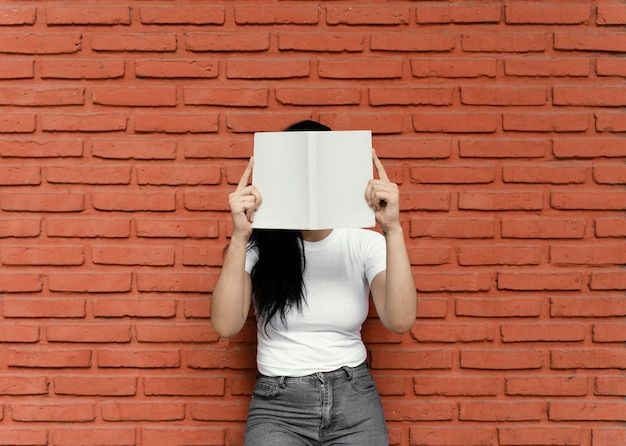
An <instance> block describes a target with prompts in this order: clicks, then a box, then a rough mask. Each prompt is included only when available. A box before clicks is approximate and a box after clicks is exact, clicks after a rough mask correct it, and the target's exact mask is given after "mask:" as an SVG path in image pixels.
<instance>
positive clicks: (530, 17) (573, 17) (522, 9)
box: [505, 4, 591, 25]
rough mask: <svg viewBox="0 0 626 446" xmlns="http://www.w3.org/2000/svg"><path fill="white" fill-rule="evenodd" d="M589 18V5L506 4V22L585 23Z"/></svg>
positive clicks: (524, 23) (519, 23)
mask: <svg viewBox="0 0 626 446" xmlns="http://www.w3.org/2000/svg"><path fill="white" fill-rule="evenodd" d="M590 18H591V7H590V6H588V5H558V6H556V5H555V6H549V5H528V4H512V5H506V8H505V20H506V23H511V24H518V25H526V24H550V25H578V24H583V23H587V22H588V21H589V19H590Z"/></svg>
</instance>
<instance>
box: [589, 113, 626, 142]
mask: <svg viewBox="0 0 626 446" xmlns="http://www.w3.org/2000/svg"><path fill="white" fill-rule="evenodd" d="M595 116H596V130H597V131H599V132H623V131H625V130H626V124H625V123H624V120H623V119H622V116H621V114H619V113H611V112H602V111H598V112H596V114H595ZM622 149H623V147H622Z"/></svg>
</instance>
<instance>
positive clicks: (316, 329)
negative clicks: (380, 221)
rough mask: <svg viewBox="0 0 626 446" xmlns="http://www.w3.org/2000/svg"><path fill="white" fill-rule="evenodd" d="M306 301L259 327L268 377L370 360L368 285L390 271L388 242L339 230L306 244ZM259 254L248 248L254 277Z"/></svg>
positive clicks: (260, 363) (260, 357) (262, 368)
mask: <svg viewBox="0 0 626 446" xmlns="http://www.w3.org/2000/svg"><path fill="white" fill-rule="evenodd" d="M304 254H305V258H306V269H305V271H304V283H305V287H306V292H305V296H306V301H305V302H304V303H303V305H302V310H301V311H299V310H298V309H297V308H293V309H291V310H290V311H289V312H288V313H287V315H286V317H287V325H286V326H285V325H283V324H282V322H281V321H280V318H279V317H275V318H274V319H273V320H272V323H270V324H267V325H265V324H264V323H257V335H258V348H257V367H258V370H259V373H261V374H263V375H267V376H304V375H309V374H311V373H315V372H327V371H331V370H336V369H338V368H340V367H343V366H348V367H354V366H357V365H359V364H361V363H362V362H363V361H365V359H366V356H367V353H366V350H365V345H364V344H363V341H362V340H361V325H362V324H363V322H364V321H365V318H366V317H367V314H368V311H369V290H370V288H369V286H370V284H371V282H372V280H373V279H374V277H375V276H376V275H377V274H378V273H380V272H382V271H384V270H385V268H386V255H385V240H384V238H383V236H382V235H381V234H379V233H377V232H374V231H371V230H367V229H334V230H333V231H332V232H331V233H330V235H328V236H327V237H326V238H324V239H323V240H321V241H319V242H307V241H305V242H304ZM256 259H257V254H256V252H255V251H254V250H249V251H248V255H247V258H246V271H247V272H248V273H249V272H250V271H251V270H252V267H253V266H254V263H255V262H256Z"/></svg>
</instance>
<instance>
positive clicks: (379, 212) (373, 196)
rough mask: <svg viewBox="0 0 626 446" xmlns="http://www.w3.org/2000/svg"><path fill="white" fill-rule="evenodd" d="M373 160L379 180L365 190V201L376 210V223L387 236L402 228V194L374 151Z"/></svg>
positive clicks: (375, 180)
mask: <svg viewBox="0 0 626 446" xmlns="http://www.w3.org/2000/svg"><path fill="white" fill-rule="evenodd" d="M372 159H373V161H374V167H375V168H376V172H377V173H378V178H379V179H373V180H370V181H369V182H368V183H367V187H366V189H365V199H366V200H367V204H369V205H370V206H371V207H372V208H373V209H374V215H375V217H376V222H377V223H378V224H379V225H380V227H381V229H382V230H383V232H384V233H385V234H389V233H390V232H391V231H393V230H394V229H398V228H400V192H399V190H398V185H397V184H395V183H392V182H391V181H389V177H388V176H387V172H386V171H385V167H384V166H383V163H381V162H380V160H379V159H378V156H376V151H375V150H374V149H372Z"/></svg>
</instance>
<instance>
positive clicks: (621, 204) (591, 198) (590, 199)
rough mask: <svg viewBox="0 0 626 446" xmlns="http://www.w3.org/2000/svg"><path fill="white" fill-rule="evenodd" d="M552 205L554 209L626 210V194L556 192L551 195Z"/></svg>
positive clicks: (614, 192)
mask: <svg viewBox="0 0 626 446" xmlns="http://www.w3.org/2000/svg"><path fill="white" fill-rule="evenodd" d="M550 205H551V206H552V207H553V208H554V209H561V210H566V209H580V210H583V209H586V210H609V211H610V210H612V211H619V210H625V209H626V193H624V192H621V191H610V192H609V191H607V192H585V191H580V192H573V191H554V192H552V193H551V195H550Z"/></svg>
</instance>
